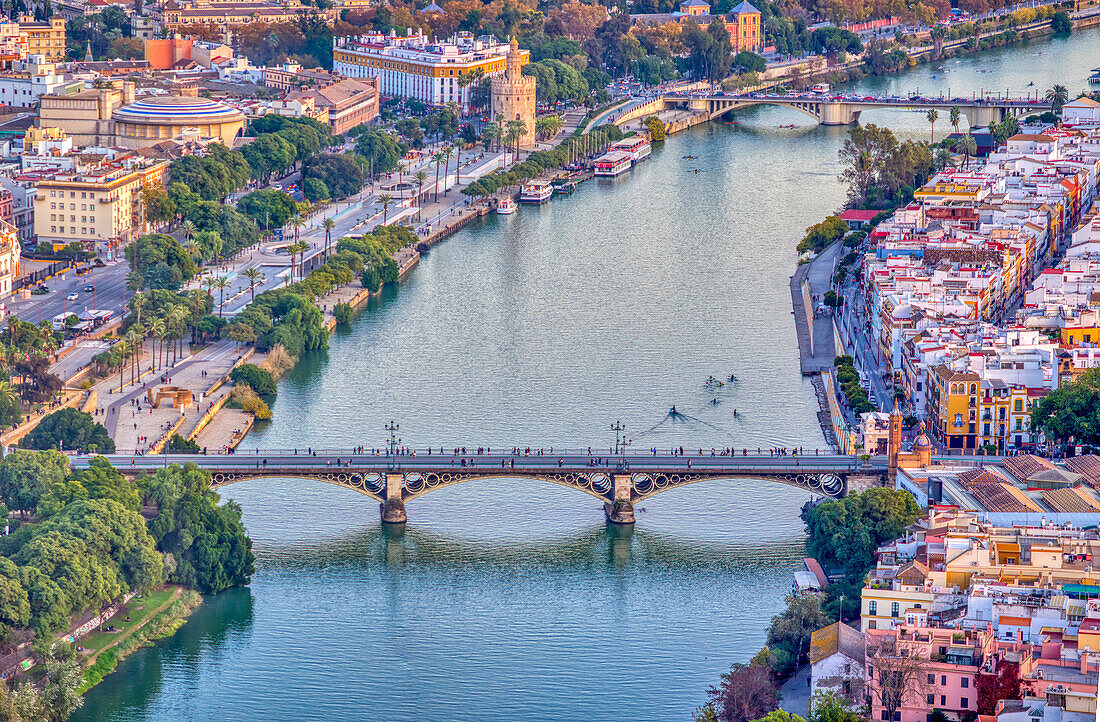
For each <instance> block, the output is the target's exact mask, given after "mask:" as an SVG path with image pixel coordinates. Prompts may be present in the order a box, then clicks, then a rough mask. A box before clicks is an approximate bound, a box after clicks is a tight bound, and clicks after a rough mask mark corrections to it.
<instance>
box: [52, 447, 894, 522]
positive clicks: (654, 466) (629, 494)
mask: <svg viewBox="0 0 1100 722" xmlns="http://www.w3.org/2000/svg"><path fill="white" fill-rule="evenodd" d="M439 451H443V450H442V449H440V450H439ZM470 451H473V450H470ZM91 458H93V457H91V456H76V457H74V458H73V462H72V463H73V466H74V467H76V468H83V467H85V466H87V465H88V463H89V462H90V460H91ZM106 458H107V459H108V460H109V461H110V462H111V463H112V464H113V465H114V466H115V467H116V468H118V469H119V470H120V471H122V472H123V473H124V474H127V475H129V476H137V475H139V474H141V473H146V472H155V471H156V470H157V469H159V468H161V467H164V466H167V465H169V464H177V463H178V464H183V463H186V462H192V463H194V464H196V465H197V466H199V467H200V468H202V469H205V470H207V471H209V472H210V474H211V478H212V482H213V486H214V487H222V486H227V485H229V484H234V483H237V482H239V481H250V480H254V479H273V478H288V477H290V478H297V479H308V480H313V481H320V482H324V483H328V484H335V485H337V486H342V487H345V488H347V489H351V490H352V491H356V492H359V493H360V494H365V495H366V496H369V497H371V498H372V499H376V500H378V501H379V502H381V503H382V519H383V521H386V522H392V523H400V522H404V521H405V502H407V501H411V500H413V499H415V498H417V497H419V496H422V495H424V494H427V493H428V492H430V491H434V490H435V489H441V488H443V487H445V486H451V485H454V484H459V483H462V482H466V481H472V480H476V479H488V478H509V479H516V478H521V479H538V480H541V481H548V482H551V483H554V484H560V485H562V486H567V487H569V488H572V489H576V490H578V491H582V492H584V493H586V494H589V495H590V496H594V497H596V498H597V499H599V500H600V501H602V502H604V504H605V510H606V511H607V513H608V518H609V519H610V520H611V521H614V522H617V523H631V522H633V520H634V512H633V505H634V504H636V503H637V502H639V501H641V500H643V499H647V498H649V497H651V496H653V495H655V494H659V493H661V492H662V491H666V490H668V489H674V488H677V487H680V486H685V485H687V484H693V483H696V482H699V481H704V480H707V479H737V478H741V479H754V480H760V481H770V482H775V483H780V484H787V485H789V486H795V487H798V488H801V489H806V490H807V491H810V492H813V493H815V494H821V495H824V496H831V497H841V496H844V495H845V494H846V493H847V492H848V491H849V490H850V489H852V490H862V489H865V488H868V487H870V486H876V485H879V484H881V483H882V482H884V481H885V479H886V475H887V459H886V457H885V456H883V457H872V458H871V459H870V460H869V461H867V462H864V461H862V460H860V459H858V458H855V457H851V456H839V455H816V454H815V455H798V456H772V455H769V454H744V453H743V454H741V455H729V456H724V455H721V454H715V455H713V456H712V455H711V452H710V450H706V451H704V452H703V453H701V454H691V453H687V454H685V455H678V454H676V455H674V454H652V453H651V454H625V455H608V456H600V455H599V454H589V453H587V452H574V451H570V452H560V451H559V453H557V454H549V453H546V454H538V453H523V454H511V453H499V452H498V453H492V452H491V450H486V453H481V454H473V453H465V454H450V453H435V450H432V451H419V452H415V453H412V452H410V453H408V454H399V455H393V456H390V455H386V454H373V453H366V454H357V453H353V452H351V451H344V452H341V451H338V450H323V451H322V450H310V452H309V453H308V454H307V453H306V450H305V449H302V450H300V452H294V451H263V450H259V451H257V452H255V453H245V452H239V453H236V454H231V455H228V456H221V455H218V456H204V455H193V454H167V455H156V456H124V455H109V456H107V457H106Z"/></svg>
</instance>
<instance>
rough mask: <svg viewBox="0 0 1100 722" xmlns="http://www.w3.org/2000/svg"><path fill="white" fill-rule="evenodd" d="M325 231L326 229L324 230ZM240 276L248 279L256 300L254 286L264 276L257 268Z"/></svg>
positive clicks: (247, 269)
mask: <svg viewBox="0 0 1100 722" xmlns="http://www.w3.org/2000/svg"><path fill="white" fill-rule="evenodd" d="M325 220H326V221H331V220H332V219H331V218H326V219H325ZM326 230H327V229H326ZM241 275H242V276H244V277H245V278H247V279H248V290H249V291H251V292H252V300H253V301H255V300H256V284H257V283H259V282H260V281H262V280H263V277H264V274H263V271H261V270H260V269H259V268H256V267H255V266H253V267H252V268H246V269H245V270H244V271H243V272H242V273H241Z"/></svg>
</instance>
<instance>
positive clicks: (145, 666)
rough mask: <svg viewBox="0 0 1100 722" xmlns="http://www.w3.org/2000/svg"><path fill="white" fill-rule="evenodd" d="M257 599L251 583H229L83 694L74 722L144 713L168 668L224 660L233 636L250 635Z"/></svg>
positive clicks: (243, 637) (187, 667) (238, 638)
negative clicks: (179, 624)
mask: <svg viewBox="0 0 1100 722" xmlns="http://www.w3.org/2000/svg"><path fill="white" fill-rule="evenodd" d="M252 612H253V599H252V591H251V590H249V589H247V588H236V589H227V590H226V591H224V592H222V593H220V594H215V595H213V596H208V597H206V598H205V599H204V600H203V604H202V606H201V607H199V608H198V609H197V610H195V612H194V614H192V615H191V617H189V618H188V622H187V624H184V625H183V626H182V627H180V629H179V630H178V631H177V632H176V633H175V634H174V635H173V636H171V637H170V638H168V639H165V640H161V641H159V642H157V643H156V647H147V648H144V649H139V650H137V651H136V652H134V653H133V654H132V655H130V656H129V657H127V658H126V659H124V660H123V661H122V662H121V663H119V665H118V667H117V668H116V669H115V671H114V672H113V673H112V674H111V675H109V676H108V677H107V678H106V679H105V680H104V681H103V682H100V684H99V685H97V686H96V687H95V688H93V690H92V691H91V692H90V693H89V694H88V695H87V696H86V697H85V704H84V707H82V708H81V709H80V710H78V711H77V712H76V713H75V714H73V715H72V716H71V717H70V718H69V720H70V722H85V721H87V722H93V721H94V720H100V719H103V718H104V717H105V716H106V715H107V713H108V712H110V713H111V714H113V715H117V714H119V713H120V712H121V713H123V714H125V715H126V716H128V717H135V718H145V717H146V715H147V713H148V711H149V710H148V708H147V706H146V705H147V704H149V703H151V702H152V701H153V700H155V699H156V698H157V696H158V694H159V693H160V691H161V688H162V686H163V685H164V684H165V679H166V674H165V671H166V668H167V667H169V666H171V667H182V668H184V669H185V670H192V671H193V670H197V669H198V668H199V666H200V665H202V666H208V665H215V666H217V665H219V664H223V663H225V661H226V658H227V656H228V655H227V648H228V645H229V644H230V642H235V641H241V640H246V639H247V638H248V636H249V634H250V632H251V630H252Z"/></svg>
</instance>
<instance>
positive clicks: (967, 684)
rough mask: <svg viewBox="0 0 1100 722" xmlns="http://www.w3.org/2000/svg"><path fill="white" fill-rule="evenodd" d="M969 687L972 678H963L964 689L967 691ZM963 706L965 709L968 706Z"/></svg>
mask: <svg viewBox="0 0 1100 722" xmlns="http://www.w3.org/2000/svg"><path fill="white" fill-rule="evenodd" d="M969 686H970V678H969V677H963V678H962V688H963V689H966V688H967V687H969ZM963 706H964V707H965V706H966V705H965V704H964V705H963Z"/></svg>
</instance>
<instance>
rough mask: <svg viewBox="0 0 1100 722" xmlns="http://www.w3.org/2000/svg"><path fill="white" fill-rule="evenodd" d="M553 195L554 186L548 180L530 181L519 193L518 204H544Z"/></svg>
mask: <svg viewBox="0 0 1100 722" xmlns="http://www.w3.org/2000/svg"><path fill="white" fill-rule="evenodd" d="M553 195H554V186H552V185H551V184H550V181H548V180H531V181H527V182H526V183H524V184H523V187H522V188H521V189H520V192H519V202H520V203H545V202H546V201H548V200H550V198H551V196H553Z"/></svg>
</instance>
